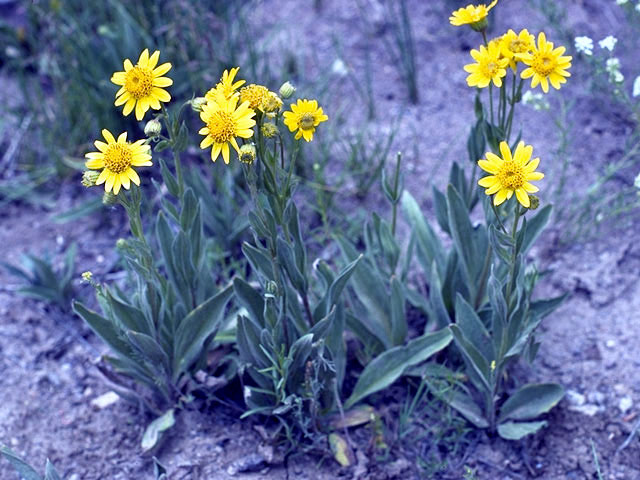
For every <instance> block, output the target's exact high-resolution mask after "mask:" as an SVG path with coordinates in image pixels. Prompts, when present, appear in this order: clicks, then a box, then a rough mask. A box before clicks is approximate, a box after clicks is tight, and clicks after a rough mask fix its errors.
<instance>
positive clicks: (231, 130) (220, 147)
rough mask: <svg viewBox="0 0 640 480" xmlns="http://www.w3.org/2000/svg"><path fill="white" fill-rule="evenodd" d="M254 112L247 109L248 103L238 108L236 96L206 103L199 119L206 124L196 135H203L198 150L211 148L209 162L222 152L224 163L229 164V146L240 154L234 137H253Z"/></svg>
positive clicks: (243, 103)
mask: <svg viewBox="0 0 640 480" xmlns="http://www.w3.org/2000/svg"><path fill="white" fill-rule="evenodd" d="M254 115H255V112H254V111H253V110H251V109H250V108H249V102H242V103H241V104H240V105H239V106H238V96H237V95H236V96H232V97H231V98H229V99H228V100H219V101H218V102H208V103H206V104H205V105H203V106H202V112H200V118H201V119H202V121H203V122H204V123H205V124H206V126H205V127H203V128H201V129H200V131H199V132H198V133H200V134H201V135H205V137H204V139H203V140H202V142H201V143H200V148H207V147H210V146H212V145H213V146H212V147H211V160H213V161H214V162H215V161H216V160H217V159H218V156H219V155H220V153H221V152H222V159H223V160H224V163H227V164H228V163H229V144H231V146H232V147H233V148H234V149H235V150H236V152H238V154H239V153H240V147H238V142H237V141H236V137H240V138H249V137H251V136H252V135H253V127H254V125H255V124H256V121H255V120H254V119H253V117H254Z"/></svg>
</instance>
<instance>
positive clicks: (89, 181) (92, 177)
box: [81, 170, 100, 187]
mask: <svg viewBox="0 0 640 480" xmlns="http://www.w3.org/2000/svg"><path fill="white" fill-rule="evenodd" d="M99 176H100V172H98V171H96V170H86V171H85V172H84V173H83V174H82V180H81V183H82V185H83V186H85V187H93V186H95V184H96V182H97V181H98V177H99Z"/></svg>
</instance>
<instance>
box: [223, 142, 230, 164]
mask: <svg viewBox="0 0 640 480" xmlns="http://www.w3.org/2000/svg"><path fill="white" fill-rule="evenodd" d="M222 159H223V160H224V163H226V164H227V165H229V144H228V143H223V144H222Z"/></svg>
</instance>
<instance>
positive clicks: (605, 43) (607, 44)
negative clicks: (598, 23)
mask: <svg viewBox="0 0 640 480" xmlns="http://www.w3.org/2000/svg"><path fill="white" fill-rule="evenodd" d="M616 43H618V39H617V38H616V37H614V36H613V35H609V36H608V37H605V38H603V39H602V40H600V41H599V42H598V45H600V48H604V49H606V50H609V51H610V52H613V49H614V48H615V47H616Z"/></svg>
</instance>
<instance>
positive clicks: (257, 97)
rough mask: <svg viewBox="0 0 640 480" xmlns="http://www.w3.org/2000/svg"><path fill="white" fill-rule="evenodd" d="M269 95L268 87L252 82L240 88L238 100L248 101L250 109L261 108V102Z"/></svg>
mask: <svg viewBox="0 0 640 480" xmlns="http://www.w3.org/2000/svg"><path fill="white" fill-rule="evenodd" d="M268 95H269V89H268V88H267V87H264V86H262V85H256V84H255V83H252V84H251V85H247V86H246V87H242V88H241V89H240V101H241V102H249V108H251V109H252V110H258V109H260V110H262V104H263V102H264V101H265V99H266V98H267V96H268Z"/></svg>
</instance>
